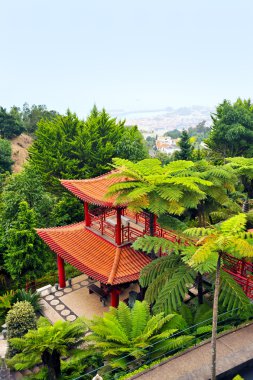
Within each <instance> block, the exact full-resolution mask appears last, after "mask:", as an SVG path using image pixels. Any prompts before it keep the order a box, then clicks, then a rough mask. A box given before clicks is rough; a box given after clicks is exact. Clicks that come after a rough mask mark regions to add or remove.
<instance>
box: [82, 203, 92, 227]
mask: <svg viewBox="0 0 253 380" xmlns="http://www.w3.org/2000/svg"><path fill="white" fill-rule="evenodd" d="M84 218H85V225H86V227H90V225H91V219H90V214H89V204H88V203H87V202H84Z"/></svg>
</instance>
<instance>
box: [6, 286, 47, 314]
mask: <svg viewBox="0 0 253 380" xmlns="http://www.w3.org/2000/svg"><path fill="white" fill-rule="evenodd" d="M41 300H42V297H41V295H40V293H38V292H33V291H32V290H31V289H29V290H27V291H26V290H24V289H18V290H17V291H16V293H15V294H14V296H13V299H12V302H13V303H15V302H18V301H27V302H29V303H30V304H31V305H32V307H33V309H34V311H35V312H36V313H39V312H41V311H42V310H43V306H42V304H41Z"/></svg>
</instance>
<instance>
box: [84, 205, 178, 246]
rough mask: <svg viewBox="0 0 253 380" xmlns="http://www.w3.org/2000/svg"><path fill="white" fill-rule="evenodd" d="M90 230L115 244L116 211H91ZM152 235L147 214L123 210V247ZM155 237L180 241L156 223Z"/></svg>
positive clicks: (98, 209)
mask: <svg viewBox="0 0 253 380" xmlns="http://www.w3.org/2000/svg"><path fill="white" fill-rule="evenodd" d="M89 218H90V225H89V229H90V230H91V231H94V232H95V233H96V234H98V235H100V236H103V238H104V239H106V240H108V241H111V242H115V238H116V233H117V218H116V210H115V209H111V210H110V209H109V210H108V209H101V208H97V209H95V210H93V211H89ZM144 235H150V227H149V215H148V214H147V213H145V212H141V213H138V214H137V213H133V212H131V211H129V210H127V209H124V210H123V213H122V216H121V245H124V244H129V243H133V242H134V241H135V240H136V239H138V238H139V237H142V236H144ZM154 235H155V236H158V237H163V238H165V239H168V240H170V241H173V242H175V241H178V236H177V235H175V234H174V233H173V232H172V231H168V230H166V229H163V228H161V226H160V225H159V224H158V223H157V222H156V221H155V225H154Z"/></svg>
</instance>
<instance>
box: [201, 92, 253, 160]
mask: <svg viewBox="0 0 253 380" xmlns="http://www.w3.org/2000/svg"><path fill="white" fill-rule="evenodd" d="M212 120H213V125H212V127H211V132H210V135H209V137H208V138H207V139H206V144H207V146H208V147H209V148H210V149H211V150H212V151H214V152H216V153H218V154H219V155H220V156H222V157H235V156H244V157H252V155H253V148H252V146H253V145H252V144H253V106H252V104H251V101H250V99H249V100H241V99H238V100H237V101H236V102H235V103H234V104H231V102H230V101H228V100H224V102H223V103H221V104H219V105H218V107H217V109H216V112H215V113H214V114H213V115H212Z"/></svg>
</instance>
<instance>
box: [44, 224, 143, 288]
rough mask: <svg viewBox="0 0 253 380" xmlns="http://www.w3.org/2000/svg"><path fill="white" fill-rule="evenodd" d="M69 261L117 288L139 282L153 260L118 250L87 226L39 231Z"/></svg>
mask: <svg viewBox="0 0 253 380" xmlns="http://www.w3.org/2000/svg"><path fill="white" fill-rule="evenodd" d="M37 233H38V235H39V236H40V237H41V238H42V239H43V240H44V241H45V243H46V244H47V245H48V246H49V247H50V248H51V249H52V250H53V251H54V252H56V253H57V254H58V255H59V256H61V257H62V258H63V259H64V260H65V261H66V262H68V263H69V264H71V265H73V266H74V267H75V268H78V269H79V270H80V271H82V272H84V273H86V274H87V275H88V276H91V277H92V278H94V279H95V280H97V281H100V282H102V283H104V284H110V285H117V284H121V283H126V282H131V281H135V280H138V278H139V274H140V270H141V269H142V268H143V267H144V266H145V265H147V264H148V263H149V262H150V258H148V257H147V256H146V255H144V254H143V253H140V252H136V251H134V250H133V249H132V248H131V247H130V246H129V245H127V246H123V247H117V246H115V245H114V244H112V243H110V242H108V241H107V240H104V239H103V238H102V237H100V236H97V235H96V234H95V233H93V232H92V231H90V230H88V229H87V228H85V223H84V222H81V223H77V224H72V225H69V226H63V227H55V228H42V229H38V230H37Z"/></svg>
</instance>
